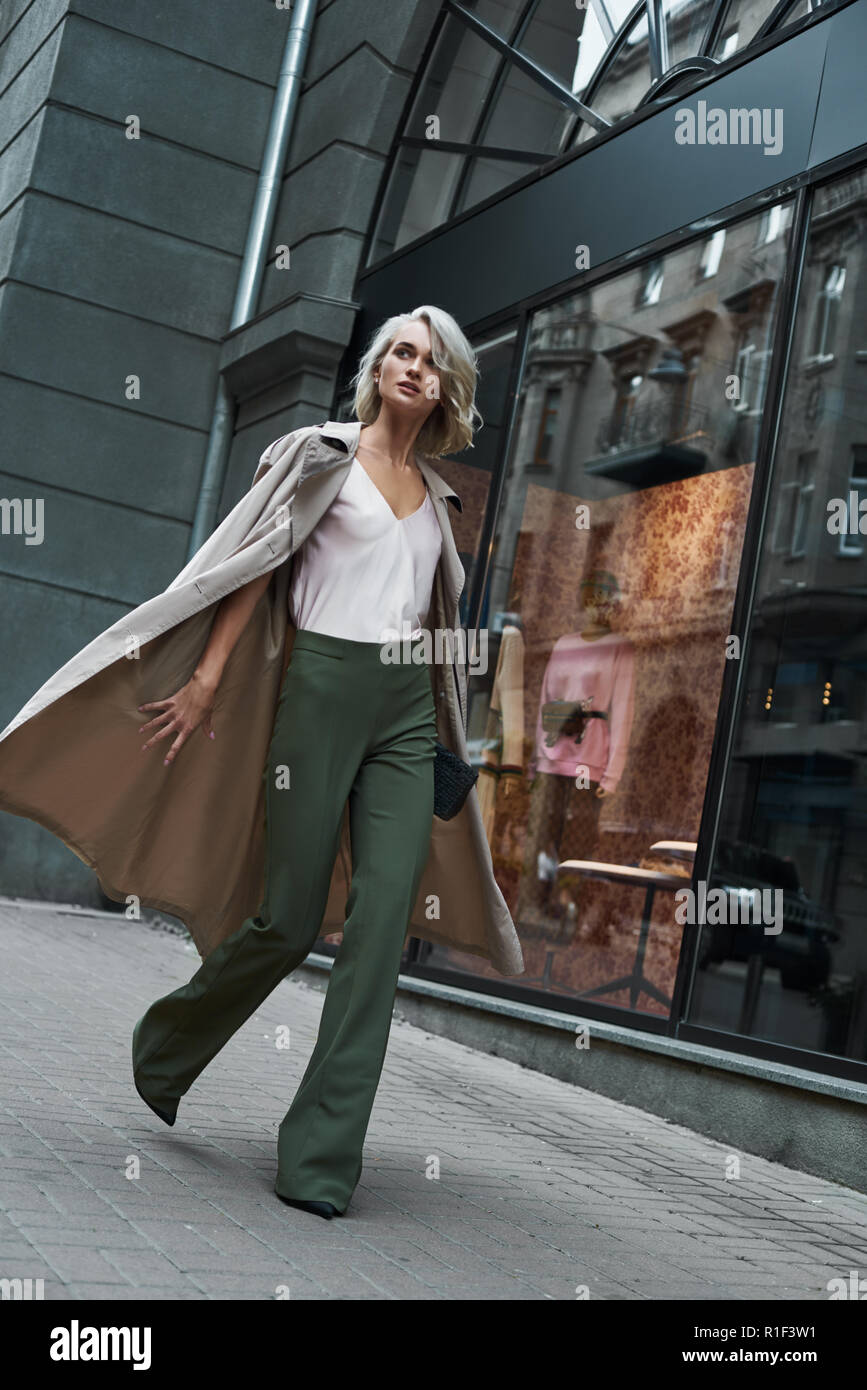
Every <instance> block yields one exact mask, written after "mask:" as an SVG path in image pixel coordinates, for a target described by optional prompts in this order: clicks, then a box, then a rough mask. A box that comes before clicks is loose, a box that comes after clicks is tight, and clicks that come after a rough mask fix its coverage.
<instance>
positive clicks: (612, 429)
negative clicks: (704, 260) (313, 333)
mask: <svg viewBox="0 0 867 1390" xmlns="http://www.w3.org/2000/svg"><path fill="white" fill-rule="evenodd" d="M757 224H758V217H757V216H753V217H751V218H748V219H742V220H741V221H740V222H736V223H733V224H730V225H729V226H728V227H727V229H726V236H725V239H724V243H725V244H724V245H720V243H719V242H718V243H717V250H718V253H719V254H718V262H717V266H716V272H715V274H714V276H713V278H712V279H710V280H707V279H703V278H700V277H699V275H698V274H697V270H698V266H699V263H700V260H701V256H702V252H703V248H704V245H705V240H706V239H703V240H696V241H694V242H692V243H690V244H689V245H684V246H680V247H678V248H677V249H676V250H674V251H669V252H667V253H666V256H665V260H664V278H662V279H660V275H659V271H658V270H657V271H656V272H654V282H655V284H657V285H659V293H658V294H657V293H656V292H655V291H654V293H653V294H652V295H651V296H649V297H647V296H644V295H643V294H642V291H643V288H644V287H645V286H646V284H647V282H648V274H649V272H648V267H647V265H644V266H642V265H638V266H632V267H630V268H629V269H628V270H627V271H625V272H622V273H620V274H619V275H617V276H616V277H613V278H611V279H609V280H607V281H606V282H604V283H602V284H599V285H596V286H594V287H592V288H590V289H587V290H583V291H581V292H580V293H578V294H575V295H573V296H572V297H570V298H569V299H568V300H565V301H563V302H560V303H557V304H555V305H553V306H550V307H548V308H545V309H542V310H539V311H537V312H536V313H535V314H534V316H533V318H532V321H531V325H530V330H529V342H528V348H527V356H526V364H525V369H524V375H523V379H522V381H521V383H520V388H519V401H520V406H519V414H518V418H517V421H516V425H515V429H514V432H513V442H512V447H511V450H510V455H509V457H508V459H507V461H506V465H505V468H506V472H505V479H504V483H503V492H502V497H501V501H500V506H499V511H498V517H497V525H496V532H495V536H494V542H493V548H492V553H491V558H490V564H489V567H488V570H487V576H486V586H485V599H484V604H483V607H482V612H481V615H480V626H481V627H482V629H483V630H487V634H488V663H487V670H486V671H484V672H479V673H478V674H476V675H473V676H472V677H471V680H470V697H471V698H470V710H469V730H468V738H469V746H470V751H471V756H472V757H473V760H474V762H476V764H477V765H478V766H479V768H480V777H479V797H480V800H481V802H482V807H483V817H484V823H485V826H486V829H487V833H488V838H489V842H490V845H491V853H492V858H493V862H494V869H495V873H496V875H497V880H498V882H499V884H500V887H501V889H502V891H503V893H504V895H505V897H506V900H507V902H508V904H509V908H510V911H511V912H512V914H513V916H514V918H515V922H516V924H517V927H518V932H519V935H520V937H521V941H522V945H523V949H524V957H525V962H526V975H525V976H523V977H521V983H526V984H531V985H536V986H538V987H539V988H541V989H545V990H549V991H552V992H554V993H556V994H558V995H568V996H571V997H573V998H578V999H587V1000H594V1001H596V1002H601V1003H607V1004H613V1005H616V1006H620V1007H624V1008H631V1009H635V1010H637V1011H640V1012H648V1011H649V1012H651V1013H655V1014H657V1015H662V1016H664V1015H665V1014H666V1013H667V1012H668V1010H669V1006H670V997H671V992H672V987H673V983H674V976H675V970H676V966H677V961H678V957H679V952H680V946H681V939H682V934H683V926H682V925H681V924H680V923H678V922H677V921H676V920H675V916H674V913H675V896H674V895H675V892H676V891H677V890H678V889H680V888H682V887H683V886H684V884H687V885H688V884H689V881H690V875H691V872H692V855H693V853H694V848H695V841H696V838H697V835H698V828H699V823H700V819H701V814H702V808H703V803H704V796H705V786H706V779H707V770H708V763H709V759H710V752H711V745H712V742H713V737H714V730H715V727H716V721H717V715H718V705H719V692H720V685H721V681H722V676H723V671H724V669H725V661H726V638H727V636H728V634H729V632H730V628H731V621H732V605H733V601H734V595H735V586H736V583H737V576H738V569H739V558H740V551H741V545H742V540H743V533H744V526H745V522H746V515H747V508H748V505H749V500H750V492H751V488H752V477H753V468H754V462H755V447H756V439H757V423H758V421H760V419H761V405H762V381H763V376H762V373H761V371H757V370H751V371H750V372H747V371H746V370H745V368H744V366H743V363H744V361H745V360H746V355H747V354H746V347H747V346H748V345H751V346H752V348H753V352H752V353H751V354H749V357H750V361H751V362H752V359H753V358H755V357H756V354H767V353H768V352H769V348H770V334H771V330H772V325H773V321H774V312H775V304H776V297H777V289H776V287H777V285H778V283H779V280H780V276H781V274H782V271H783V267H784V262H785V256H786V240H785V238H782V237H777V238H775V239H774V240H773V241H770V242H768V243H767V245H766V246H765V247H764V248H762V251H761V253H757V252H756V250H755V241H756V232H757ZM739 364H740V369H741V372H742V373H743V375H744V382H745V384H744V385H743V387H742V389H741V391H740V393H739V392H738V389H737V382H736V381H733V378H736V376H737V373H738V367H739ZM747 393H748V398H747ZM739 407H741V408H739ZM431 959H432V960H434V961H436V962H437V963H442V964H449V965H450V966H452V967H453V968H456V969H461V970H466V971H468V972H471V973H473V974H484V973H485V972H486V971H487V969H488V968H487V967H486V966H485V965H484V964H482V965H480V963H479V961H478V958H476V957H471V956H468V955H461V954H459V953H457V952H452V951H449V950H448V949H447V948H445V947H432V948H431Z"/></svg>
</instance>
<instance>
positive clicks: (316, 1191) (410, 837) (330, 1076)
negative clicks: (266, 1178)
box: [275, 666, 436, 1212]
mask: <svg viewBox="0 0 867 1390" xmlns="http://www.w3.org/2000/svg"><path fill="white" fill-rule="evenodd" d="M378 679H379V683H380V686H381V690H382V700H381V705H380V714H379V718H378V721H377V737H376V741H375V743H374V745H373V746H372V747H371V749H370V751H369V752H368V754H367V756H366V757H365V758H364V761H363V762H362V765H361V767H360V768H359V771H358V774H357V776H356V778H355V781H354V784H353V787H352V791H351V793H350V800H349V809H350V835H351V841H352V885H351V889H350V894H349V899H348V902H347V909H348V915H347V917H346V921H345V924H344V928H343V941H342V943H341V945H340V948H339V950H338V953H337V956H336V958H335V961H334V965H333V967H332V970H331V975H330V978H329V981H328V989H327V992H326V997H325V1004H324V1006H323V1009H322V1015H321V1020H320V1025H319V1033H318V1037H317V1040H316V1046H315V1048H314V1050H313V1053H312V1056H311V1058H310V1061H309V1063H308V1066H307V1069H306V1071H305V1073H304V1076H303V1078H302V1081H301V1084H300V1086H299V1088H298V1090H297V1092H296V1095H295V1098H294V1100H293V1102H292V1104H291V1106H290V1108H289V1110H288V1112H287V1114H286V1115H285V1117H284V1119H283V1121H282V1123H281V1125H280V1129H279V1133H278V1141H277V1165H278V1170H277V1181H276V1184H275V1190H276V1191H277V1192H278V1193H279V1194H280V1195H281V1196H284V1197H293V1198H302V1199H305V1200H308V1201H310V1200H318V1201H327V1202H331V1203H332V1204H333V1205H334V1206H335V1207H336V1208H337V1210H338V1211H341V1212H342V1211H344V1210H345V1208H346V1205H347V1203H348V1202H349V1199H350V1197H351V1195H352V1193H353V1191H354V1189H355V1187H356V1185H357V1183H358V1179H359V1177H360V1175H361V1169H362V1147H363V1143H364V1138H365V1134H366V1132H367V1126H368V1122H369V1119H370V1112H371V1109H372V1106H373V1101H374V1098H375V1095H376V1089H377V1085H378V1083H379V1078H380V1074H381V1072H382V1066H383V1062H384V1060H385V1053H386V1048H387V1045H388V1037H389V1032H390V1028H391V1017H392V1009H393V1005H394V997H395V991H396V988H397V980H398V974H399V970H400V960H401V953H402V949H403V944H404V940H405V937H406V933H407V930H408V928H409V919H410V915H411V912H412V908H413V904H414V902H415V898H416V894H417V892H418V888H419V884H420V881H421V876H422V873H423V871H424V867H425V863H426V861H427V856H428V851H429V845H430V835H431V829H432V825H433V764H434V757H435V746H436V726H435V717H434V708H433V696H432V693H431V687H430V679H429V675H428V672H427V671H426V670H425V669H424V668H420V667H409V668H401V667H397V666H392V667H389V666H384V667H382V668H381V670H380V672H379V675H378Z"/></svg>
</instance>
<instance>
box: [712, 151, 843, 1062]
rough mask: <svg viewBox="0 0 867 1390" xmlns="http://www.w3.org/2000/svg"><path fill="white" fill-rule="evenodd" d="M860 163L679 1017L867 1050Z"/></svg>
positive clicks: (821, 271) (824, 308) (790, 435)
mask: <svg viewBox="0 0 867 1390" xmlns="http://www.w3.org/2000/svg"><path fill="white" fill-rule="evenodd" d="M865 207H867V173H865V171H864V170H859V171H856V172H853V173H849V174H847V175H845V176H844V177H843V178H840V179H838V180H836V181H835V182H833V183H831V184H828V185H825V186H824V187H823V188H822V189H820V190H819V191H818V192H817V194H816V196H815V202H814V207H813V213H812V220H811V230H810V238H809V244H808V250H807V258H806V263H805V268H804V276H803V280H802V284H801V289H800V299H799V306H798V313H797V319H796V324H795V337H794V342H793V352H792V360H791V364H790V368H789V377H788V384H787V388H786V397H785V401H784V405H783V416H782V419H783V424H782V430H781V434H780V439H779V444H778V448H777V455H776V460H775V464H774V474H773V482H772V492H771V498H770V504H769V509H768V519H767V523H766V527H765V535H764V548H763V554H762V557H761V561H760V567H759V574H758V581H757V590H756V598H755V603H754V608H753V615H752V626H751V630H750V638H749V646H748V649H747V655H746V658H745V659H746V661H747V667H746V671H745V673H744V681H743V692H742V699H741V704H740V709H739V711H738V715H737V724H736V733H735V742H734V749H733V753H732V758H731V763H730V766H729V770H728V774H727V784H726V787H725V792H724V798H723V809H722V816H721V824H720V830H719V849H718V852H717V856H716V859H715V861H714V863H713V865H712V867H711V877H712V882H713V884H714V885H717V886H721V887H723V888H725V889H726V890H728V889H732V890H733V891H734V893H735V894H736V895H739V899H740V901H741V902H742V903H743V905H744V907H746V906H747V895H748V894H749V893H751V892H754V891H755V890H760V891H762V892H763V893H764V892H768V893H769V892H770V891H771V890H774V891H776V890H779V895H780V896H779V902H780V906H781V914H780V921H779V926H780V929H779V930H777V929H776V927H777V925H778V924H777V923H776V922H771V923H770V930H768V929H767V928H768V926H769V923H768V921H767V919H765V918H760V919H759V920H757V918H756V914H755V913H754V912H752V911H745V912H741V913H740V914H738V916H737V919H736V920H735V919H734V914H730V915H729V918H728V920H726V921H724V922H719V923H716V924H713V923H712V919H710V918H709V919H708V921H706V922H705V924H703V925H702V926H701V929H700V930H701V939H700V943H699V956H698V969H697V971H696V975H695V980H694V987H693V993H692V998H691V1001H690V1008H689V1018H690V1020H691V1021H694V1022H696V1023H701V1024H705V1025H708V1026H710V1027H716V1028H723V1029H728V1030H731V1031H733V1032H737V1033H741V1034H746V1035H749V1036H752V1037H760V1038H766V1039H769V1040H771V1041H773V1042H777V1043H783V1044H788V1045H790V1046H792V1047H797V1048H805V1049H809V1050H811V1051H818V1052H825V1053H833V1054H836V1055H839V1056H843V1057H850V1058H857V1059H858V1060H861V1061H863V1060H864V1059H865V1058H867V1008H865V980H867V932H865V916H867V872H865V862H867V861H865V853H864V849H865V844H867V761H865V756H864V753H865V748H867V738H865V735H867V543H865V540H864V536H865V533H867V477H865V475H867V392H865V382H864V373H865V371H867V366H865V358H867V351H865V345H864V322H865V319H864V309H863V304H864V288H863V286H864V281H865V249H864V231H863V228H864V221H863V218H864V209H865Z"/></svg>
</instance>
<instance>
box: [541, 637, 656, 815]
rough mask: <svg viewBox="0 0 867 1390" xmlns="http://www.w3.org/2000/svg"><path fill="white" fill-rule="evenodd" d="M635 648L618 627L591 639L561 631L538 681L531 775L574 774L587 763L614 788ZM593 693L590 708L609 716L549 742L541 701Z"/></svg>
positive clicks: (622, 758) (625, 735) (627, 723)
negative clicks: (582, 731)
mask: <svg viewBox="0 0 867 1390" xmlns="http://www.w3.org/2000/svg"><path fill="white" fill-rule="evenodd" d="M634 667H635V653H634V648H633V646H632V643H631V642H630V641H628V640H627V638H625V637H622V636H620V634H619V633H616V632H609V633H606V635H605V636H604V637H598V638H597V639H596V640H595V641H586V640H585V639H584V638H583V637H582V636H581V635H580V633H577V632H571V633H567V634H566V635H565V636H563V637H559V638H558V639H557V641H556V642H555V643H554V649H553V651H552V652H551V656H550V658H549V660H548V665H547V667H546V670H545V676H544V679H543V681H542V693H541V696H540V699H539V712H538V715H537V719H536V739H535V748H534V753H533V759H532V761H531V764H530V775H531V776H535V774H536V772H537V771H539V772H553V773H557V774H559V775H560V776H562V777H575V776H576V774H577V771H578V769H579V768H581V767H586V768H587V772H588V776H589V778H590V780H591V781H593V782H599V783H600V784H601V786H602V787H603V789H604V790H605V791H606V792H613V791H614V790H615V789H616V787H617V783H618V782H619V781H620V777H621V775H622V773H623V768H624V765H625V762H626V751H627V748H628V746H629V735H630V733H631V730H632V718H633V713H634V702H633V689H634ZM588 697H589V698H590V699H592V701H593V703H592V705H591V706H590V708H591V709H595V710H601V711H603V713H605V714H607V715H608V719H607V720H605V719H588V721H587V732H586V733H585V735H584V738H583V739H582V741H581V742H580V743H576V742H575V739H574V735H571V734H566V735H564V736H562V737H560V738H558V739H557V740H556V742H555V743H554V744H553V745H552V746H551V747H550V748H549V747H548V746H547V745H546V743H545V738H546V734H545V732H544V730H543V728H542V706H543V705H545V704H547V703H548V701H551V700H575V701H576V703H578V702H580V701H581V700H585V699H587V698H588Z"/></svg>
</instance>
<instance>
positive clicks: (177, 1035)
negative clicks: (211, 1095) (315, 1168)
mask: <svg viewBox="0 0 867 1390" xmlns="http://www.w3.org/2000/svg"><path fill="white" fill-rule="evenodd" d="M353 645H355V646H359V645H361V644H351V643H350V644H349V647H350V648H351V647H352V646H353ZM364 645H365V646H366V645H367V644H364ZM343 651H344V649H343V646H342V645H341V644H340V643H339V642H335V641H334V639H331V641H330V642H329V641H328V640H327V639H326V640H325V641H323V640H322V638H321V637H320V635H319V634H314V633H307V632H303V631H299V633H298V634H297V637H296V640H295V646H294V648H293V652H292V660H291V662H290V665H289V668H288V670H287V673H286V676H285V679H284V684H283V689H282V692H281V695H280V699H279V702H278V705H277V710H276V713H275V720H274V729H273V733H272V738H271V743H270V748H269V753H268V758H267V760H266V765H265V770H264V773H263V778H264V780H265V807H266V876H265V890H264V898H263V902H262V904H261V906H260V908H259V912H258V914H257V915H256V916H254V917H248V918H247V920H246V921H245V922H244V923H243V924H242V926H241V927H240V928H239V929H238V931H236V932H234V933H233V934H232V936H230V937H228V938H227V939H226V940H225V941H223V942H221V943H220V945H219V946H217V947H216V948H215V950H213V951H212V952H211V953H210V954H209V955H208V956H207V958H206V959H205V960H204V961H203V962H202V964H201V966H200V967H199V969H198V970H197V971H196V974H195V975H194V976H193V977H192V979H191V980H190V981H189V982H188V983H187V984H185V985H182V986H181V987H180V988H179V989H176V990H173V991H172V992H171V993H170V994H167V995H165V996H164V997H163V998H161V999H158V1000H156V1002H155V1003H153V1004H152V1005H151V1006H150V1008H149V1009H148V1010H147V1012H146V1013H145V1014H144V1015H143V1017H142V1018H141V1019H140V1020H139V1021H138V1023H137V1024H136V1026H135V1029H134V1031H133V1041H132V1062H133V1072H134V1075H135V1077H136V1080H137V1082H138V1084H139V1085H140V1086H141V1088H142V1090H143V1091H144V1094H145V1095H146V1096H147V1097H148V1099H149V1100H150V1101H152V1102H153V1103H155V1104H156V1105H158V1106H160V1107H161V1108H162V1109H165V1110H167V1111H169V1112H170V1113H171V1114H174V1113H175V1111H176V1109H177V1105H178V1101H179V1100H180V1098H181V1096H183V1095H184V1094H185V1093H186V1092H187V1091H188V1090H189V1088H190V1086H192V1084H193V1082H194V1081H195V1079H196V1077H197V1076H198V1075H199V1073H200V1072H201V1071H202V1070H203V1068H204V1067H205V1066H207V1064H208V1062H209V1061H211V1059H212V1058H213V1057H214V1056H215V1055H216V1054H217V1053H218V1052H219V1050H220V1048H221V1047H222V1046H223V1045H224V1043H226V1042H227V1040H228V1039H229V1038H230V1037H231V1036H232V1034H233V1033H234V1032H236V1030H237V1029H238V1028H239V1027H240V1026H241V1024H242V1023H243V1022H244V1021H245V1020H246V1019H247V1018H249V1017H250V1015H251V1014H252V1013H253V1012H254V1010H255V1009H256V1008H257V1007H258V1006H259V1005H260V1004H261V1003H262V1001H263V1000H264V999H265V998H266V997H267V996H268V994H269V993H270V992H271V991H272V990H273V989H274V987H275V986H276V985H277V984H278V982H279V981H280V980H281V979H282V978H283V976H284V975H286V974H287V973H288V972H289V971H291V970H293V969H294V968H295V966H297V965H299V964H300V963H301V961H303V960H304V958H305V956H307V955H308V954H309V952H310V950H311V949H312V947H313V945H314V943H315V941H316V939H317V937H318V936H319V934H320V931H321V927H322V919H323V915H324V912H325V905H326V902H327V899H328V890H329V886H330V880H331V872H332V869H333V866H334V861H335V859H336V856H337V851H338V848H339V843H340V826H341V821H342V816H343V810H344V807H345V805H346V800H347V797H348V795H349V791H350V787H351V786H352V781H353V779H354V776H355V773H356V771H357V769H358V767H359V765H360V763H361V760H362V758H363V756H364V753H365V749H366V747H367V742H368V738H369V731H370V728H371V726H372V725H373V724H374V722H375V720H376V717H377V706H376V701H377V699H378V687H377V685H376V682H375V681H371V680H368V681H367V682H366V683H365V682H364V681H358V680H354V679H353V671H352V670H351V669H350V668H351V663H350V662H348V661H344V659H343ZM368 664H370V663H369V662H368ZM181 756H183V754H181ZM278 780H279V782H280V783H281V784H282V785H280V786H278Z"/></svg>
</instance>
